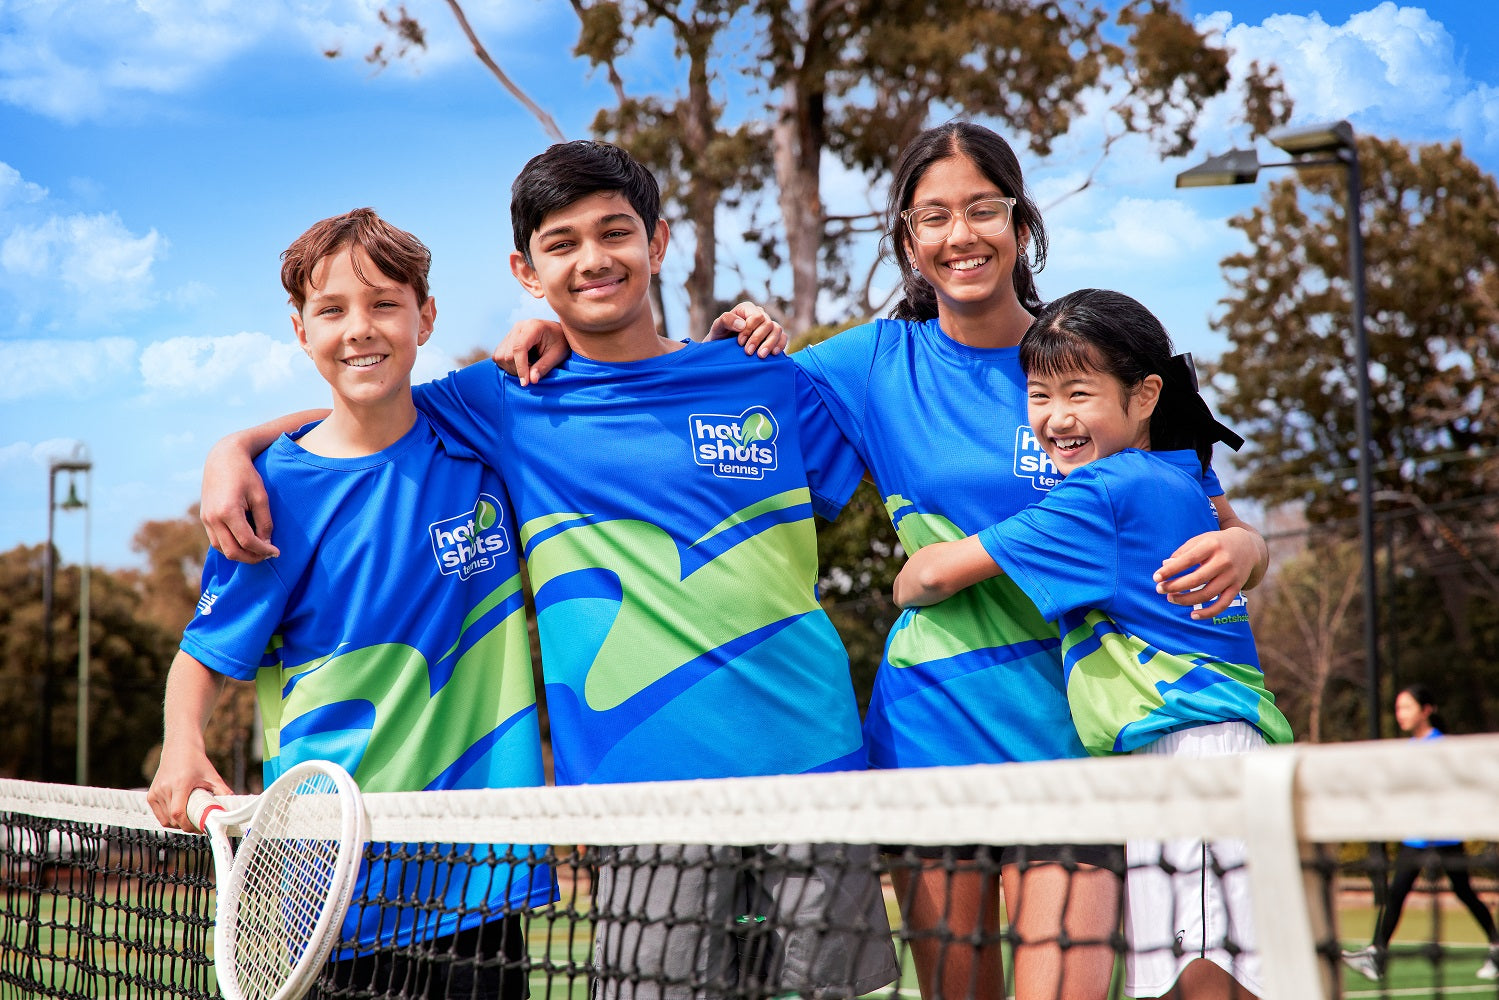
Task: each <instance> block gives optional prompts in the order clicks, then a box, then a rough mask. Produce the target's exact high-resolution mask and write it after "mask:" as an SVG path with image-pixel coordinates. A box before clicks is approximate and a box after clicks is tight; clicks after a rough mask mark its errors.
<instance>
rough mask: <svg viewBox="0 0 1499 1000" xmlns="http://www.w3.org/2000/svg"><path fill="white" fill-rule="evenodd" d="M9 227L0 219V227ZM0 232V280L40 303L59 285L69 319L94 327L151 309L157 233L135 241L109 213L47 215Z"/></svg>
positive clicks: (162, 243)
mask: <svg viewBox="0 0 1499 1000" xmlns="http://www.w3.org/2000/svg"><path fill="white" fill-rule="evenodd" d="M7 221H8V220H6V219H5V218H4V217H3V216H0V227H4V226H5V224H6V222H7ZM0 232H4V238H3V239H0V277H8V278H14V279H20V280H19V281H15V282H10V284H13V285H14V286H15V287H17V289H18V290H19V289H21V288H23V287H25V286H30V290H31V292H32V293H34V295H33V297H39V298H41V299H43V300H45V299H46V298H47V296H46V294H45V293H46V290H47V287H48V286H49V285H50V284H52V283H56V284H58V285H61V286H62V289H60V290H59V293H58V294H61V295H63V296H64V297H63V299H62V301H64V302H66V303H67V307H68V309H69V310H71V312H72V314H73V315H75V316H77V317H78V318H82V319H88V320H94V321H98V320H103V319H107V318H108V317H110V316H112V315H115V314H117V313H118V312H120V311H134V310H136V309H140V308H143V307H145V306H147V305H149V304H151V298H152V295H151V268H152V265H153V264H154V263H155V262H156V261H157V259H158V258H159V257H160V256H161V255H162V254H163V253H164V252H165V250H166V248H167V241H166V238H165V237H163V236H162V235H161V234H160V233H158V232H157V231H156V230H154V229H152V230H151V231H150V232H148V233H146V234H145V235H143V236H137V235H135V234H133V233H131V232H130V231H129V230H128V229H127V228H126V227H125V224H124V223H123V222H121V221H120V217H119V216H118V215H115V214H114V213H113V212H111V213H108V214H98V215H51V216H48V217H47V218H45V219H43V220H41V221H39V222H36V223H14V224H12V225H10V227H9V229H8V231H6V230H5V229H4V228H0ZM18 294H22V293H21V292H19V291H18Z"/></svg>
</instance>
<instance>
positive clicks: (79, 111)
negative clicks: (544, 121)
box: [0, 0, 539, 123]
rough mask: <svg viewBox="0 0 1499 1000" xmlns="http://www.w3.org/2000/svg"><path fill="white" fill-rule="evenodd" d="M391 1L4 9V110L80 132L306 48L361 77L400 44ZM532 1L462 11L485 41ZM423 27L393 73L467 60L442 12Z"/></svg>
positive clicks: (97, 3)
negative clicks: (148, 100) (228, 69)
mask: <svg viewBox="0 0 1499 1000" xmlns="http://www.w3.org/2000/svg"><path fill="white" fill-rule="evenodd" d="M392 6H394V5H392V4H389V3H388V2H386V0H254V2H248V3H247V2H244V0H49V2H31V3H9V4H7V3H0V67H3V69H0V101H4V102H6V103H9V104H14V105H16V106H18V107H21V108H25V109H26V110H28V111H32V112H35V113H37V114H41V115H46V116H48V117H51V118H56V119H58V120H60V121H63V122H69V123H74V122H78V121H82V120H104V119H107V118H108V117H109V116H111V115H112V114H116V113H118V112H119V111H120V110H121V109H123V108H128V107H130V106H131V105H132V104H133V103H135V102H136V101H138V100H139V98H141V97H142V96H150V95H169V94H175V93H180V92H182V91H184V90H186V89H188V88H189V87H191V86H193V85H194V84H197V83H199V82H200V81H202V80H203V79H204V78H206V77H208V76H210V75H212V74H213V73H214V72H215V71H216V70H217V69H218V68H219V67H221V66H223V65H224V64H226V63H228V62H229V61H230V60H232V59H234V58H236V57H237V56H240V55H241V54H243V53H245V52H247V51H249V50H251V49H253V48H255V47H256V46H259V45H265V44H271V45H275V46H278V47H281V48H283V49H301V50H303V51H304V52H305V54H306V56H307V57H309V58H316V57H317V53H320V52H323V51H325V50H330V49H337V50H340V51H342V52H344V53H346V54H347V55H349V56H351V57H353V58H350V59H349V60H348V61H349V63H350V65H351V66H354V67H357V69H358V71H359V72H360V73H365V72H368V67H367V66H366V65H365V63H364V60H363V57H364V55H365V54H366V53H367V52H369V51H370V50H371V49H373V48H374V47H375V45H376V44H379V43H383V44H384V45H385V47H386V49H387V50H392V49H393V48H394V47H395V41H394V36H393V35H392V33H391V32H390V31H388V30H387V29H386V28H385V27H384V26H383V25H382V24H381V23H380V19H379V12H380V11H381V10H383V9H387V8H390V7H392ZM534 7H535V5H534V4H525V3H516V2H515V0H500V2H482V0H481V2H472V3H469V4H466V5H465V11H466V13H467V15H468V18H469V21H470V23H471V24H472V25H473V27H474V29H475V30H476V31H477V32H479V33H480V36H481V37H483V38H486V39H488V40H490V42H491V44H494V42H495V40H497V39H501V38H504V37H507V36H508V37H516V36H518V35H523V34H524V33H525V31H526V29H527V26H528V24H530V23H532V22H534V20H535V19H536V18H537V17H538V16H539V15H538V13H537V12H536V11H535V10H534V9H533V8H534ZM417 13H418V14H419V15H421V16H423V17H425V18H426V21H425V22H424V26H425V27H426V29H427V39H426V40H427V47H426V49H425V50H423V51H422V52H421V53H420V58H418V59H411V60H400V61H396V62H393V63H392V64H391V66H390V69H389V72H394V73H404V74H416V73H420V72H421V71H422V70H423V69H430V68H432V67H435V66H446V65H450V64H453V63H456V62H460V61H462V60H472V59H473V53H472V50H471V49H470V48H469V46H468V43H467V41H466V40H465V39H464V37H463V35H462V33H461V31H460V30H459V28H458V26H457V24H456V23H455V22H454V20H453V18H452V17H451V16H449V14H448V12H447V11H446V9H444V8H443V5H440V4H433V5H430V9H428V8H425V7H424V8H421V9H419V10H418V11H417Z"/></svg>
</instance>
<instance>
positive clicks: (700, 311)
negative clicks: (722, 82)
mask: <svg viewBox="0 0 1499 1000" xmlns="http://www.w3.org/2000/svg"><path fill="white" fill-rule="evenodd" d="M712 41H713V33H712V32H711V31H703V30H701V29H700V31H699V34H698V36H697V37H694V38H692V39H691V40H690V41H689V43H688V53H689V65H688V70H687V104H686V108H685V114H684V115H683V120H682V133H683V140H684V141H683V144H682V145H683V151H684V158H687V160H688V171H687V173H688V176H689V177H690V178H691V179H690V181H689V182H688V183H689V187H688V189H687V197H686V199H685V201H686V202H687V217H688V218H689V219H691V220H692V235H693V238H694V239H695V240H696V245H695V246H694V247H693V248H692V272H691V273H690V274H688V276H687V336H688V337H690V338H692V339H693V340H702V339H703V338H704V337H706V336H707V335H708V324H710V323H712V322H713V319H714V317H716V316H717V315H718V311H717V309H716V308H715V307H716V305H717V302H718V298H717V296H716V295H715V294H714V284H715V279H716V277H717V271H718V203H719V201H720V200H722V198H723V186H722V185H721V184H720V183H719V182H718V181H717V180H715V179H714V178H715V177H716V176H717V174H716V172H715V171H713V170H710V169H703V168H705V167H707V165H706V164H696V165H694V164H692V160H693V159H696V158H697V157H700V156H702V155H703V154H704V153H705V152H706V151H707V150H708V149H709V148H710V147H711V142H712V139H713V137H714V135H715V134H716V125H715V120H714V119H715V116H714V113H713V95H712V94H711V93H710V92H709V90H708V79H709V76H708V56H709V54H710V49H711V44H712ZM689 151H690V152H689ZM694 166H696V167H698V169H694Z"/></svg>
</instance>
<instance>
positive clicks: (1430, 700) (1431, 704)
mask: <svg viewBox="0 0 1499 1000" xmlns="http://www.w3.org/2000/svg"><path fill="white" fill-rule="evenodd" d="M1402 694H1408V695H1410V696H1411V697H1412V698H1414V699H1415V700H1416V704H1417V705H1420V706H1421V707H1422V708H1429V709H1431V714H1430V715H1428V716H1427V717H1426V721H1427V722H1429V723H1430V724H1431V728H1433V729H1437V730H1440V731H1442V732H1444V733H1445V732H1446V731H1447V721H1446V720H1445V719H1443V718H1442V713H1441V712H1439V711H1437V696H1436V695H1434V694H1432V692H1431V688H1429V687H1427V686H1426V685H1425V684H1419V683H1418V684H1407V685H1406V686H1405V687H1403V688H1401V689H1400V690H1399V692H1397V695H1396V696H1397V697H1398V696H1399V695H1402Z"/></svg>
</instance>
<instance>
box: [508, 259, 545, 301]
mask: <svg viewBox="0 0 1499 1000" xmlns="http://www.w3.org/2000/svg"><path fill="white" fill-rule="evenodd" d="M510 273H511V274H513V275H515V280H516V281H519V282H520V283H521V286H522V287H524V288H525V290H526V291H528V292H530V293H531V295H532V297H533V298H538V299H544V298H546V292H545V291H543V290H542V287H541V276H540V275H538V274H537V273H536V268H535V267H533V266H531V262H530V261H528V260H526V255H525V254H523V253H521V252H520V251H519V250H512V251H510Z"/></svg>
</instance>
